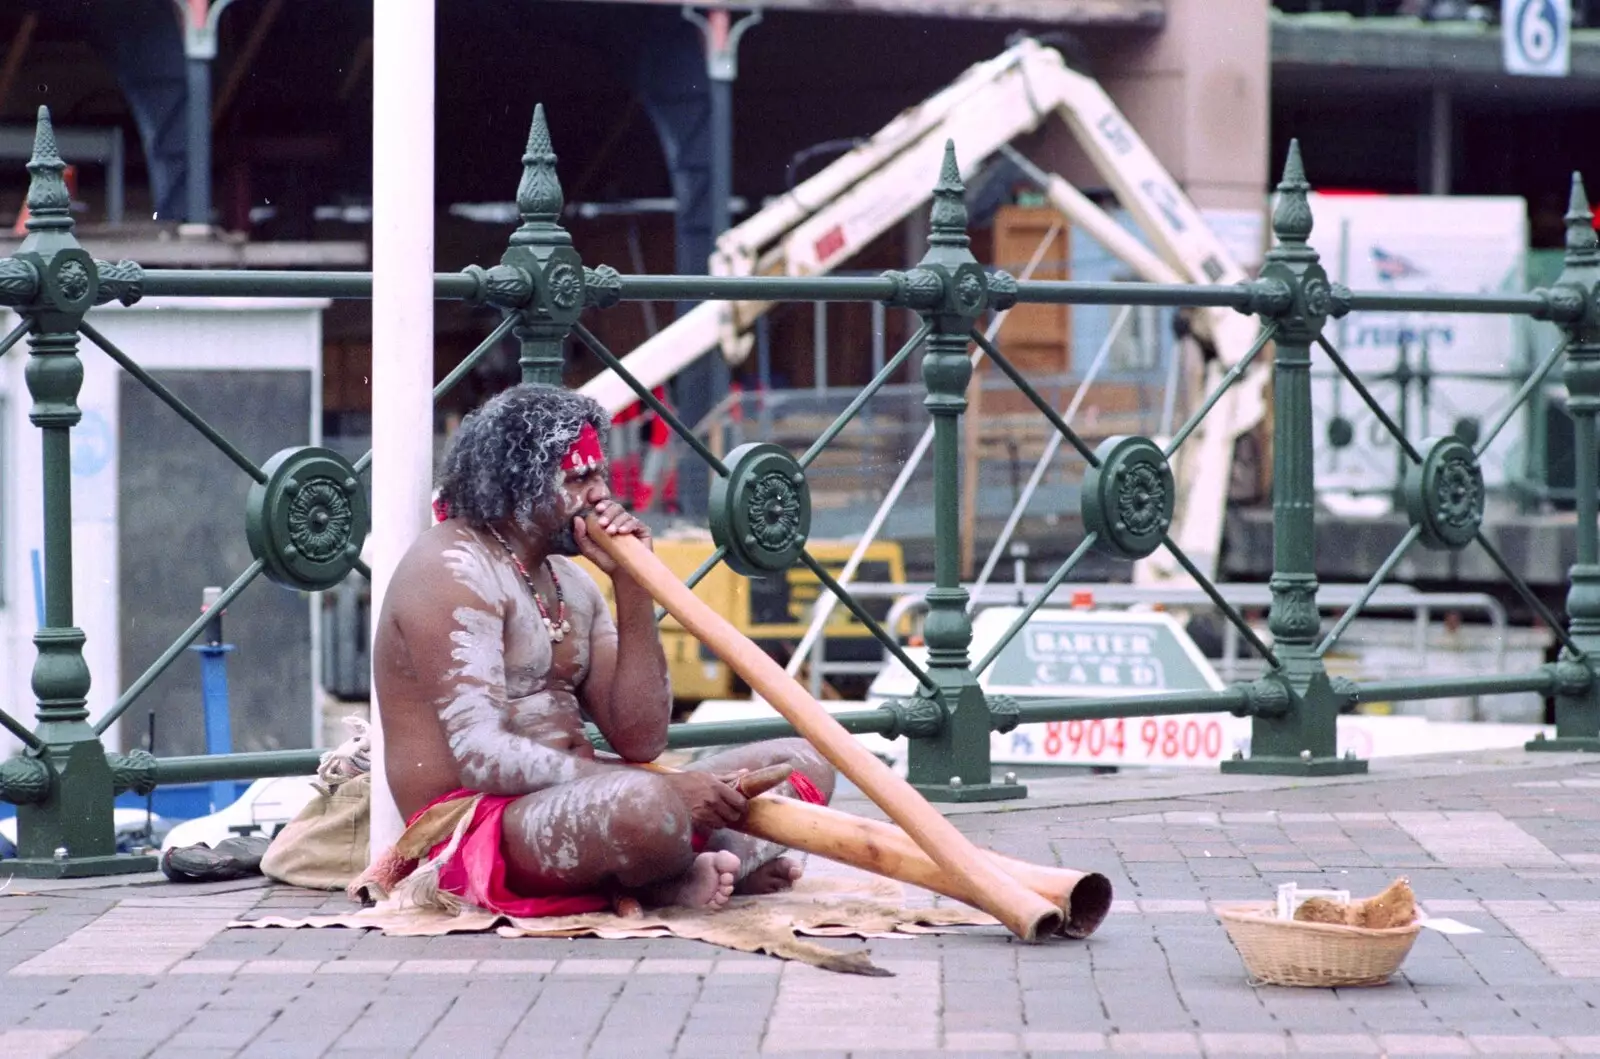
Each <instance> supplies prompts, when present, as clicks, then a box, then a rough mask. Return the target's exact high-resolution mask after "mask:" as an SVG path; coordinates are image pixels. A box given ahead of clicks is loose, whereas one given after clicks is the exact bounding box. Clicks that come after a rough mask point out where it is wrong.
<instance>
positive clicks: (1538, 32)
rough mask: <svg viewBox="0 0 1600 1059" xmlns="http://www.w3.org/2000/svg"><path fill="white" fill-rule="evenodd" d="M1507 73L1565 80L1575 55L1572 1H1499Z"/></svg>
mask: <svg viewBox="0 0 1600 1059" xmlns="http://www.w3.org/2000/svg"><path fill="white" fill-rule="evenodd" d="M1500 32H1501V50H1502V54H1503V55H1504V58H1505V67H1506V73H1508V74H1520V75H1522V76H1524V77H1565V76H1567V71H1568V69H1569V66H1570V59H1571V52H1572V2H1571V0H1500Z"/></svg>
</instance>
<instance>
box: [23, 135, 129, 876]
mask: <svg viewBox="0 0 1600 1059" xmlns="http://www.w3.org/2000/svg"><path fill="white" fill-rule="evenodd" d="M65 169H66V165H65V163H64V162H63V161H62V159H61V155H60V152H59V151H58V150H57V149H56V138H55V131H54V129H53V128H52V127H51V124H50V112H49V111H48V110H47V109H45V108H44V107H40V108H39V124H38V129H37V131H36V133H35V135H34V143H33V157H32V158H31V159H30V160H29V162H28V172H29V173H30V174H31V176H32V179H31V181H30V182H29V185H28V199H27V203H28V221H27V227H28V235H27V237H26V238H25V239H23V241H22V245H21V246H19V247H18V248H17V252H16V255H15V258H14V260H16V261H19V262H23V263H25V264H26V265H28V266H29V267H30V268H31V269H32V271H33V273H34V275H35V277H36V278H37V287H36V289H35V291H34V293H33V297H32V298H31V299H30V300H29V301H28V303H26V304H24V305H19V306H18V311H19V312H20V313H21V314H22V315H23V316H24V317H25V318H27V319H29V320H30V321H31V322H32V330H31V331H30V332H29V335H28V346H29V350H28V352H29V353H30V354H31V357H30V359H29V361H28V367H27V370H26V373H25V374H26V378H27V383H28V392H29V394H30V395H31V396H32V397H33V408H32V410H31V411H30V413H29V416H28V418H29V420H30V421H31V422H32V423H33V424H34V425H35V426H37V427H38V428H39V430H40V431H41V432H42V434H43V448H44V560H45V575H44V625H43V627H42V628H40V629H39V631H38V632H37V633H35V634H34V637H33V642H34V645H35V646H36V647H37V649H38V658H37V659H36V661H35V662H34V667H33V692H34V695H35V696H37V699H38V714H37V716H38V725H37V727H35V729H34V734H35V735H36V736H37V737H38V738H39V740H40V741H41V742H42V743H43V744H44V749H43V750H42V751H30V752H29V753H30V755H33V756H34V765H24V766H20V769H19V766H17V765H16V764H11V765H10V768H9V771H10V772H12V773H13V774H14V775H15V774H17V773H18V772H19V771H28V772H31V773H32V775H33V776H34V778H35V779H36V780H37V779H41V778H46V776H47V777H48V781H47V785H46V786H45V788H44V789H43V790H41V791H34V792H31V793H32V795H33V796H32V797H25V798H22V799H17V800H18V801H20V804H19V805H18V806H17V855H18V859H16V860H12V861H7V862H6V871H8V872H11V873H13V874H16V875H21V876H24V877H27V878H41V877H45V878H61V877H66V876H82V875H107V874H113V873H121V872H131V871H149V870H151V869H153V868H154V867H155V859H154V858H152V857H130V856H120V855H118V853H117V846H116V834H115V829H114V827H113V822H112V799H113V787H112V774H111V768H110V766H109V765H108V764H107V762H106V753H105V749H104V747H103V746H102V745H101V743H100V740H99V738H98V737H97V736H96V735H95V733H94V729H92V728H91V727H90V726H89V723H88V720H89V710H88V705H87V701H88V694H89V666H88V664H87V663H86V662H85V661H84V657H83V644H84V636H83V630H82V629H79V628H77V627H76V626H74V625H73V616H72V428H73V427H74V426H75V425H77V423H78V421H79V419H81V418H82V413H81V412H80V411H79V409H78V404H77V399H78V391H79V390H80V388H81V387H82V385H83V363H82V362H81V361H80V360H79V359H78V325H79V324H80V322H81V321H82V320H83V314H84V313H85V312H86V311H88V309H89V307H90V306H92V305H94V304H95V302H96V297H97V295H98V294H99V293H100V286H101V277H100V274H99V266H98V265H97V263H96V262H95V260H94V259H93V258H92V257H90V256H89V254H88V253H87V252H86V251H84V250H83V248H82V247H80V246H79V245H78V240H77V238H76V237H75V236H74V235H73V230H72V229H73V224H72V210H71V207H72V202H71V197H70V196H69V194H68V192H67V185H66V181H65V180H64V178H63V172H64V171H65ZM35 766H42V768H43V769H44V770H46V773H45V775H44V776H42V775H41V773H40V770H39V768H38V767H35ZM8 779H12V777H10V776H8ZM14 787H15V783H14V780H13V782H8V783H7V784H6V791H5V793H6V794H7V795H14V794H15V793H18V792H17V791H15V790H14Z"/></svg>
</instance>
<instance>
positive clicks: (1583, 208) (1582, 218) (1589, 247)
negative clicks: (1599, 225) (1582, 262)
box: [1563, 172, 1600, 261]
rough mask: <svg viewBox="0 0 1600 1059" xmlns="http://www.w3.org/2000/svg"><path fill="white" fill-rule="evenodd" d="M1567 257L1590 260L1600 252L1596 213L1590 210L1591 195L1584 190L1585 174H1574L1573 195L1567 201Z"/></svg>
mask: <svg viewBox="0 0 1600 1059" xmlns="http://www.w3.org/2000/svg"><path fill="white" fill-rule="evenodd" d="M1563 219H1564V220H1565V221H1566V222H1567V256H1568V258H1569V259H1571V258H1573V257H1578V256H1581V257H1583V258H1585V259H1586V261H1587V259H1589V258H1593V257H1594V256H1595V255H1596V252H1597V250H1600V238H1597V237H1596V235H1595V230H1594V211H1593V210H1591V209H1590V208H1589V195H1588V193H1587V192H1585V191H1584V189H1583V174H1582V173H1576V172H1575V173H1573V174H1572V194H1571V196H1570V197H1569V198H1568V199H1567V215H1566V217H1565V218H1563Z"/></svg>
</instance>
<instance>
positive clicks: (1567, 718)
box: [1527, 173, 1600, 751]
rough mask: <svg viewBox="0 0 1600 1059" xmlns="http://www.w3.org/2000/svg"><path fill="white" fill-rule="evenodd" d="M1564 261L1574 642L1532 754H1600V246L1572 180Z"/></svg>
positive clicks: (1559, 285) (1577, 182) (1579, 186)
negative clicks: (1569, 307) (1548, 721)
mask: <svg viewBox="0 0 1600 1059" xmlns="http://www.w3.org/2000/svg"><path fill="white" fill-rule="evenodd" d="M1566 221H1567V255H1566V263H1565V267H1563V268H1562V270H1561V276H1560V278H1559V279H1558V280H1557V281H1556V284H1555V287H1556V290H1558V291H1559V290H1563V289H1565V290H1567V291H1570V292H1571V295H1572V296H1575V297H1576V298H1577V299H1578V301H1579V303H1580V304H1581V305H1582V306H1583V315H1582V316H1580V317H1578V318H1577V319H1576V320H1574V321H1572V322H1571V323H1568V324H1566V325H1565V326H1566V331H1567V365H1566V368H1565V369H1564V371H1563V374H1562V381H1563V382H1564V383H1565V384H1566V387H1567V408H1568V411H1570V412H1571V414H1572V426H1573V446H1572V457H1573V478H1572V484H1573V490H1574V494H1575V503H1576V507H1577V512H1578V525H1577V545H1578V547H1577V552H1578V554H1577V561H1576V562H1574V563H1573V564H1572V574H1571V579H1572V583H1571V585H1570V586H1569V588H1568V590H1567V617H1568V619H1569V621H1570V622H1571V624H1570V631H1571V636H1572V640H1573V642H1574V643H1575V644H1576V645H1577V646H1578V648H1579V649H1580V650H1581V651H1582V652H1583V655H1582V657H1578V656H1576V654H1575V653H1574V652H1573V651H1572V650H1571V649H1570V648H1569V649H1567V650H1565V651H1563V652H1562V656H1561V660H1560V662H1559V663H1558V665H1557V672H1558V674H1559V675H1560V676H1561V677H1562V678H1563V679H1561V680H1560V681H1559V682H1558V687H1557V694H1556V737H1555V738H1554V739H1540V740H1534V741H1533V742H1530V743H1528V744H1527V747H1528V749H1529V750H1589V751H1600V679H1596V677H1597V674H1596V672H1595V661H1594V660H1595V658H1596V656H1597V654H1600V522H1597V515H1600V511H1597V508H1600V438H1597V436H1596V420H1597V417H1600V240H1597V239H1596V237H1595V230H1594V214H1593V213H1592V212H1591V210H1590V209H1589V197H1588V195H1587V194H1585V192H1584V188H1583V180H1582V179H1581V178H1580V177H1579V175H1578V174H1577V173H1574V174H1572V196H1571V199H1570V205H1569V207H1568V209H1567V216H1566Z"/></svg>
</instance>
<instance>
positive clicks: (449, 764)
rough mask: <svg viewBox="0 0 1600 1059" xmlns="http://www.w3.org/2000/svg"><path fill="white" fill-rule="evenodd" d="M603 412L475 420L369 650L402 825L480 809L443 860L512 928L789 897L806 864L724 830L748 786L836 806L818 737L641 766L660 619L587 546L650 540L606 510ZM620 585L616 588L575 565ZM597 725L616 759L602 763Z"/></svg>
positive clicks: (526, 389) (533, 407) (536, 402)
mask: <svg viewBox="0 0 1600 1059" xmlns="http://www.w3.org/2000/svg"><path fill="white" fill-rule="evenodd" d="M608 425H609V424H608V423H607V420H606V416H605V413H604V411H603V410H602V409H601V408H600V406H599V405H598V404H596V403H595V402H594V401H592V400H590V399H589V398H587V397H583V396H580V395H578V394H576V393H572V392H569V391H566V390H562V389H557V388H554V387H549V386H538V385H530V384H524V385H521V386H516V387H513V388H512V389H510V390H507V391H505V392H504V393H501V394H499V395H498V396H496V397H494V398H493V399H492V400H490V401H488V402H487V403H486V404H485V405H484V406H483V407H482V408H481V409H479V410H478V411H476V412H474V413H473V414H471V415H469V416H467V418H466V419H465V420H464V421H463V422H462V424H461V426H460V429H459V430H458V431H457V433H456V435H455V437H454V438H453V439H452V441H451V444H450V448H449V451H448V453H447V454H446V456H445V460H444V468H443V471H442V473H441V478H440V482H439V489H438V498H437V501H436V510H437V513H438V514H439V515H440V517H441V518H442V519H443V520H442V521H441V522H439V523H438V524H437V525H435V526H433V527H432V528H431V529H429V530H428V531H427V532H426V533H424V534H422V536H421V537H419V538H418V539H417V541H416V542H415V543H414V544H413V545H412V546H411V548H410V549H409V550H408V551H407V552H406V554H405V556H404V558H403V559H401V561H400V564H399V566H398V568H397V569H396V570H395V572H394V576H393V579H392V580H391V582H390V587H389V590H388V592H387V593H386V595H385V597H384V604H383V610H382V613H381V614H380V615H379V617H378V629H377V635H376V641H375V643H374V674H375V676H374V680H375V684H376V687H375V689H374V690H375V692H376V695H377V698H378V702H379V704H380V707H381V713H380V716H381V719H382V727H383V740H384V745H385V758H386V760H385V774H386V775H387V777H388V781H389V786H390V790H391V791H392V792H393V795H394V798H395V801H396V802H397V804H398V806H399V809H400V812H401V814H402V816H404V817H405V819H406V820H407V821H408V822H411V821H414V820H415V819H416V818H417V816H419V815H420V814H421V812H422V811H423V810H425V809H428V808H429V807H431V806H433V805H435V804H439V803H444V802H448V801H451V800H453V799H459V798H466V797H472V796H475V795H477V794H482V795H483V796H484V797H483V798H482V799H481V801H480V802H479V803H478V806H477V808H476V809H475V810H474V811H473V819H472V820H471V821H470V822H469V823H468V824H467V825H466V831H465V834H464V837H462V836H458V838H457V844H456V847H455V848H454V849H453V850H450V849H447V848H446V847H447V846H448V845H449V844H448V843H445V842H440V843H438V844H437V845H436V846H434V847H433V850H432V853H431V854H430V859H432V858H441V857H442V858H443V860H442V861H441V864H440V866H439V869H438V871H439V875H438V879H439V887H440V889H442V890H444V891H446V892H449V893H454V894H458V895H460V896H462V897H464V898H466V899H467V900H468V901H469V902H471V903H472V904H476V905H479V906H480V907H485V908H489V909H492V910H495V911H502V912H505V913H506V914H509V915H516V916H533V915H561V914H572V913H576V912H583V911H592V910H599V909H603V908H606V907H609V906H610V903H611V901H612V900H614V899H615V898H617V897H620V896H633V897H636V898H638V899H639V900H641V901H643V902H645V903H647V904H655V905H669V904H670V905H680V906H691V907H709V908H717V907H721V906H722V905H724V904H726V903H727V901H728V899H729V897H730V895H731V894H733V893H734V892H766V891H772V890H777V889H782V888H785V887H787V886H789V885H790V883H791V882H792V881H793V880H794V879H796V878H798V877H799V874H800V872H799V867H798V866H797V865H796V864H794V863H793V862H792V861H790V860H788V859H787V858H784V857H781V856H779V854H780V853H781V852H782V850H781V849H779V848H778V847H776V846H773V845H772V844H770V843H766V842H761V841H758V840H756V839H752V838H750V837H748V836H745V835H742V834H739V833H737V832H733V831H729V830H726V828H727V826H728V825H730V824H733V823H736V822H737V821H738V820H739V819H740V818H741V817H742V815H743V812H744V798H743V796H742V795H741V794H740V793H739V791H738V790H737V789H736V787H735V786H733V783H732V781H733V780H735V779H736V777H737V774H738V773H739V772H741V771H744V770H755V769H758V768H762V767H765V766H767V765H772V764H776V763H780V762H788V763H790V764H792V765H793V766H794V769H795V771H794V774H793V775H792V777H791V779H790V780H789V781H788V782H786V783H785V784H784V785H782V786H780V787H779V788H778V789H777V793H779V794H784V795H787V796H790V797H800V798H803V799H805V800H808V801H813V802H826V800H827V799H828V797H829V796H830V795H831V793H832V790H833V779H834V774H833V770H832V769H831V768H830V767H829V765H828V763H827V762H826V761H825V760H823V758H822V757H821V755H820V754H818V753H817V752H816V751H815V750H814V749H813V748H812V747H811V746H810V744H808V743H806V742H805V741H804V740H802V739H788V740H780V741H775V742H770V743H765V744H760V745H753V746H747V747H742V748H738V749H734V750H729V751H726V752H723V753H720V754H717V755H715V756H713V757H710V758H707V759H705V760H703V761H700V762H698V763H696V764H694V765H692V766H690V767H689V768H687V769H685V770H684V771H682V772H681V773H676V774H661V773H655V772H649V771H645V770H643V769H641V768H639V767H637V765H636V764H631V763H639V762H649V761H652V760H654V759H655V757H656V756H657V755H659V754H660V753H661V752H662V750H664V749H665V748H666V738H667V724H668V722H669V720H670V716H671V709H672V689H671V685H670V683H669V679H668V673H667V662H666V656H665V653H664V652H663V650H662V647H661V640H660V636H659V635H658V631H657V628H656V622H655V616H654V602H653V601H652V600H651V598H650V596H649V595H648V594H647V593H646V592H645V591H644V589H642V588H641V587H640V586H639V585H638V584H636V583H635V582H634V580H633V579H632V578H631V577H629V576H628V574H627V573H626V572H624V571H622V570H620V569H618V567H617V564H616V563H615V562H613V561H612V560H611V558H610V557H609V556H608V555H607V554H606V553H605V551H603V550H602V549H601V548H600V547H599V546H598V545H597V544H596V543H595V542H594V541H593V540H591V539H590V538H589V536H588V533H587V529H586V523H585V522H584V520H583V518H582V517H581V516H582V514H583V513H585V512H587V511H591V510H592V511H593V512H594V513H595V515H596V517H597V519H598V522H599V524H600V525H601V526H603V527H604V529H605V532H607V533H610V534H632V535H634V536H635V537H637V538H638V539H639V540H641V541H643V542H645V543H646V544H647V545H648V544H649V543H650V532H649V530H648V529H646V528H645V525H644V524H643V523H642V522H640V521H639V520H638V519H636V518H634V517H633V516H632V515H631V514H629V513H628V512H627V511H625V510H624V509H623V508H621V507H620V506H619V505H618V504H616V503H615V502H614V501H612V500H611V498H610V495H609V490H608V487H607V465H606V461H605V455H604V452H603V451H602V447H601V442H600V438H601V435H602V433H603V432H605V431H606V430H607V429H608ZM576 555H582V556H584V557H585V558H587V559H588V560H589V561H590V562H591V563H593V564H594V565H595V566H596V567H598V568H599V569H600V570H602V571H604V572H605V574H606V575H607V576H609V577H610V578H611V581H612V586H613V588H614V593H613V595H614V599H615V603H616V616H615V618H614V619H613V616H612V614H611V611H610V608H609V607H608V606H607V604H606V601H605V598H604V596H602V594H601V591H600V588H599V586H598V585H597V584H595V582H594V581H593V579H591V578H590V577H589V576H588V575H587V574H586V573H584V571H583V569H582V568H581V567H579V566H578V565H577V564H576V563H574V562H573V561H572V560H571V558H570V557H571V556H576ZM586 718H587V719H592V720H593V722H594V723H595V725H596V726H597V727H598V728H599V730H600V732H601V734H603V735H604V736H605V738H606V741H607V742H608V743H609V744H610V745H611V747H612V749H613V750H614V751H615V752H616V754H617V755H620V759H611V760H608V759H605V758H600V757H597V756H596V754H595V751H594V748H593V747H592V745H591V744H590V742H589V740H588V738H587V737H586V736H585V734H584V721H585V719H586Z"/></svg>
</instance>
